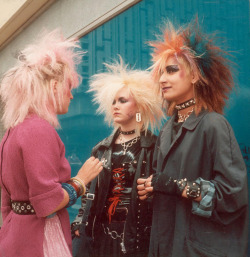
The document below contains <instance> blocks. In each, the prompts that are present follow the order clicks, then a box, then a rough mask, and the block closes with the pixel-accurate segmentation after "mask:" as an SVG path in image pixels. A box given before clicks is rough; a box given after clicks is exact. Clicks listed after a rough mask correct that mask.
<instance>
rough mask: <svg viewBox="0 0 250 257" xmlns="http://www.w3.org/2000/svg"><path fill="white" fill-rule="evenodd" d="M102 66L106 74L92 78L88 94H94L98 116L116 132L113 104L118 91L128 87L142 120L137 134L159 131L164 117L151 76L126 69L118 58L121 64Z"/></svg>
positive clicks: (144, 72)
mask: <svg viewBox="0 0 250 257" xmlns="http://www.w3.org/2000/svg"><path fill="white" fill-rule="evenodd" d="M104 65H105V66H106V68H107V72H104V73H99V74H95V75H93V76H92V78H91V82H90V89H89V91H88V92H93V102H94V103H96V104H98V105H99V107H98V109H97V113H98V114H104V115H105V121H106V122H107V123H108V124H109V125H113V126H114V127H115V128H117V127H118V126H119V125H118V124H115V123H114V122H113V117H112V111H111V108H112V103H113V101H114V98H115V96H116V94H117V93H118V91H119V90H121V89H122V88H124V87H127V88H128V89H129V91H130V94H131V96H132V97H133V98H134V100H135V102H136V104H137V107H138V109H139V111H140V113H141V116H142V121H141V122H140V125H139V127H138V128H137V132H138V133H139V132H140V131H141V130H145V132H147V130H148V128H149V127H150V129H151V130H152V131H154V129H155V128H159V125H160V121H161V119H162V117H163V112H162V109H161V99H160V95H159V94H158V92H157V91H156V90H155V88H156V85H155V83H154V81H153V79H152V77H151V75H150V72H147V71H141V70H129V69H128V68H127V66H128V65H124V64H123V61H122V58H121V57H120V63H119V62H115V63H114V64H107V63H106V64H104Z"/></svg>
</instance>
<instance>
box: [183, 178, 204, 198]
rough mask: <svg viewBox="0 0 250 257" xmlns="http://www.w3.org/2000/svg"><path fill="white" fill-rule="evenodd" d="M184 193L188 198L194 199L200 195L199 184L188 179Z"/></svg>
mask: <svg viewBox="0 0 250 257" xmlns="http://www.w3.org/2000/svg"><path fill="white" fill-rule="evenodd" d="M186 194H187V198H188V199H192V200H193V199H196V198H197V197H199V196H200V195H201V188H200V185H199V184H198V183H196V182H190V181H188V182H187V191H186Z"/></svg>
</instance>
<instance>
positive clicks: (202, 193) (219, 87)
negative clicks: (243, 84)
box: [138, 21, 248, 257]
mask: <svg viewBox="0 0 250 257" xmlns="http://www.w3.org/2000/svg"><path fill="white" fill-rule="evenodd" d="M151 45H152V46H153V48H154V52H153V54H152V56H153V62H154V64H153V67H152V76H153V77H154V79H155V81H157V82H158V89H159V91H160V92H161V94H162V98H163V100H164V101H165V103H166V108H167V113H168V115H169V116H170V119H169V120H168V121H167V122H166V124H165V125H164V126H163V128H162V130H161V131H160V134H159V136H158V140H157V143H156V148H155V152H154V159H153V169H154V171H155V172H156V173H155V174H154V175H153V176H151V177H149V178H147V179H145V178H141V179H138V190H139V192H138V194H139V197H140V199H147V198H148V195H149V194H150V195H152V194H153V222H152V230H151V241H150V250H149V256H150V257H151V256H154V257H156V256H162V257H163V256H164V257H177V256H178V257H179V256H181V257H191V256H192V257H200V256H203V257H212V256H227V257H245V256H246V252H247V231H248V190H247V172H246V166H245V163H244V160H243V157H242V154H241V151H240V148H239V145H238V143H237V141H236V139H235V136H234V133H233V130H232V128H231V126H230V124H229V123H228V121H227V120H226V119H225V118H224V117H223V116H222V112H223V108H224V106H225V101H226V99H227V98H228V94H229V92H230V91H231V89H232V88H233V86H234V83H233V78H232V73H231V71H230V66H229V64H230V62H229V60H228V59H227V58H226V55H227V53H226V52H224V51H222V50H221V49H220V48H219V47H218V46H216V45H215V43H214V41H213V37H212V36H210V35H206V34H205V33H203V32H202V31H201V29H200V28H199V25H198V21H195V22H191V23H190V24H188V25H187V26H183V27H180V28H178V29H176V28H175V27H174V26H173V25H172V23H171V22H169V23H167V24H166V28H165V31H164V33H163V37H162V38H161V39H159V40H158V41H156V42H152V43H151Z"/></svg>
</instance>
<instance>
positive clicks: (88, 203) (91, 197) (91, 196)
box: [79, 177, 98, 233]
mask: <svg viewBox="0 0 250 257" xmlns="http://www.w3.org/2000/svg"><path fill="white" fill-rule="evenodd" d="M97 179H98V178H97V177H96V178H95V179H94V180H93V181H92V182H91V185H90V189H89V193H87V194H86V199H87V201H86V207H85V210H84V214H83V217H82V222H81V224H84V223H87V221H88V216H89V213H90V208H91V205H92V202H93V200H94V198H95V187H96V182H97ZM82 229H85V227H84V226H80V231H79V232H80V233H81V230H82Z"/></svg>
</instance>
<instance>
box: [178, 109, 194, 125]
mask: <svg viewBox="0 0 250 257" xmlns="http://www.w3.org/2000/svg"><path fill="white" fill-rule="evenodd" d="M193 111H194V108H193V109H192V110H191V111H189V112H187V113H186V114H180V113H178V122H184V121H186V119H187V118H188V117H189V116H190V115H191V113H192V112H193Z"/></svg>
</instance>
